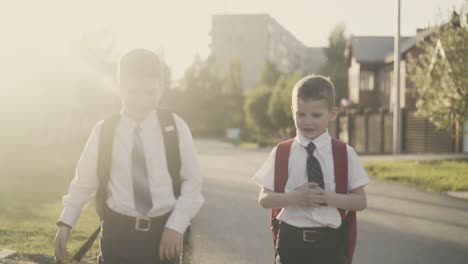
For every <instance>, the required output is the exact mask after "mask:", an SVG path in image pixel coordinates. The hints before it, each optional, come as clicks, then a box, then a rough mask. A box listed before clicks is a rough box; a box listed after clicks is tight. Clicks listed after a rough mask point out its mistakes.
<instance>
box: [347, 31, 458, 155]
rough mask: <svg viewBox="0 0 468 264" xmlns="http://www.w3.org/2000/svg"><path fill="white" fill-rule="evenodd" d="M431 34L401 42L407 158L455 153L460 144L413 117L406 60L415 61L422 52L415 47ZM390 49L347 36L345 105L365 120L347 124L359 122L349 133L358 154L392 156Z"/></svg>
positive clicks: (381, 39)
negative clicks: (359, 111) (363, 112)
mask: <svg viewBox="0 0 468 264" xmlns="http://www.w3.org/2000/svg"><path fill="white" fill-rule="evenodd" d="M432 32H433V31H432V30H431V29H424V30H418V31H417V33H416V35H414V36H405V37H401V44H400V51H401V62H400V63H401V64H400V82H401V83H400V96H401V98H400V104H401V107H402V109H403V110H404V111H403V133H402V136H403V138H402V142H403V151H404V152H406V153H424V152H432V153H439V152H454V151H455V150H456V149H457V147H456V146H459V144H460V143H459V142H457V141H456V140H455V139H454V136H453V135H452V134H450V133H448V132H446V131H441V130H437V129H436V127H435V126H434V125H433V124H432V123H431V122H429V120H427V119H424V118H421V117H418V116H416V115H415V114H414V112H415V110H416V101H417V98H416V95H415V93H414V92H413V84H412V83H411V81H410V79H409V78H408V74H407V73H408V71H407V62H408V60H409V57H410V56H413V57H417V55H418V54H419V53H420V52H422V51H421V49H420V48H419V47H418V46H417V45H416V44H417V43H418V42H419V41H425V40H427V39H428V38H430V37H431V35H432ZM393 48H394V38H393V37H392V36H351V38H350V41H349V45H348V49H347V55H348V89H349V103H350V105H351V106H353V105H354V106H358V108H360V109H366V110H367V111H368V113H367V114H366V117H364V118H361V117H356V118H355V119H353V118H352V117H350V120H359V124H353V125H352V127H353V128H352V130H353V131H352V133H349V134H351V135H354V138H352V137H351V139H350V142H351V143H354V144H355V145H357V148H358V149H360V151H361V152H376V153H378V152H391V145H392V143H391V142H392V127H393V125H392V115H393V114H392V112H393V105H394V98H393V97H394V95H393V94H394V93H393V89H395V85H394V77H393V74H394V72H393V67H394V50H393ZM377 112H380V113H379V114H377ZM379 116H380V117H379ZM374 123H375V124H374ZM368 126H370V127H371V128H369V127H368ZM360 127H364V128H362V129H360ZM347 137H350V136H349V135H347Z"/></svg>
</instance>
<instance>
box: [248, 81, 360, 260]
mask: <svg viewBox="0 0 468 264" xmlns="http://www.w3.org/2000/svg"><path fill="white" fill-rule="evenodd" d="M291 109H292V115H293V119H294V123H295V126H296V129H297V136H296V137H295V138H294V139H292V140H289V141H285V142H282V143H280V144H279V145H278V146H277V147H275V148H274V149H273V151H272V152H271V154H270V156H269V158H268V159H267V161H266V162H265V163H264V164H263V166H262V167H261V168H260V170H259V171H258V172H257V173H256V174H255V176H254V180H255V182H256V183H257V184H259V185H260V186H261V191H260V196H259V202H260V204H261V205H262V206H263V207H264V208H271V209H273V213H272V230H273V232H274V234H273V236H274V240H275V241H274V244H275V255H276V260H275V261H276V263H277V264H301V263H304V264H306V263H321V264H344V263H351V260H352V251H353V250H354V245H353V242H355V233H353V231H355V221H354V220H355V214H354V212H355V211H360V210H363V209H365V208H366V206H367V200H366V199H367V198H366V192H365V186H366V185H367V184H368V183H369V179H368V177H367V174H366V172H365V170H364V168H363V167H362V165H361V163H360V161H359V159H358V156H357V154H356V152H355V151H354V150H353V148H352V147H350V146H348V145H345V144H344V143H341V142H339V141H337V140H334V139H333V140H332V138H331V137H330V135H329V133H328V130H327V127H328V123H329V122H330V121H333V120H335V119H336V116H337V111H338V110H337V108H336V107H335V91H334V87H333V84H332V83H331V82H330V80H329V79H327V78H325V77H323V76H316V75H313V76H307V77H304V78H302V79H301V80H300V81H299V82H297V84H296V85H295V87H294V89H293V92H292V107H291ZM340 149H341V151H340ZM346 163H347V164H346ZM339 175H341V176H339ZM343 175H344V176H343ZM281 208H283V209H281ZM344 211H348V214H347V215H345V212H344ZM342 220H343V221H342ZM353 238H354V240H353ZM349 241H351V242H350V243H348V242H349Z"/></svg>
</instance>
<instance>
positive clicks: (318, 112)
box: [291, 98, 338, 139]
mask: <svg viewBox="0 0 468 264" xmlns="http://www.w3.org/2000/svg"><path fill="white" fill-rule="evenodd" d="M291 108H292V115H293V118H294V123H295V125H296V128H297V129H298V130H299V131H300V132H301V134H302V135H304V136H305V137H307V138H309V139H315V138H317V137H318V136H320V135H321V134H323V133H324V132H325V131H326V130H327V128H328V122H329V121H333V120H335V119H336V115H337V113H338V110H337V109H336V107H334V108H332V109H330V108H329V107H328V104H327V101H326V100H325V99H320V100H314V99H306V100H304V99H301V98H295V100H293V105H292V107H291Z"/></svg>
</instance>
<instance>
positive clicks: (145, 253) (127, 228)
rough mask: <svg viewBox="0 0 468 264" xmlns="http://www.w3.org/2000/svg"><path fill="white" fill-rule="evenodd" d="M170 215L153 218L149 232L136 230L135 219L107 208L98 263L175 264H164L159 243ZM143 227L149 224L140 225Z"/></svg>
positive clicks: (170, 263) (167, 263)
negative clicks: (160, 255) (160, 256)
mask: <svg viewBox="0 0 468 264" xmlns="http://www.w3.org/2000/svg"><path fill="white" fill-rule="evenodd" d="M168 217H169V214H167V215H164V216H160V217H156V218H152V219H151V220H150V222H151V226H150V229H149V230H148V231H138V230H136V229H135V224H136V218H132V217H128V216H124V215H121V214H118V213H116V212H114V211H112V210H110V209H108V208H107V209H106V212H105V214H104V220H103V221H102V226H101V229H102V232H101V241H100V246H101V253H100V254H99V257H98V264H173V263H175V261H171V262H167V261H161V260H160V258H159V242H160V240H161V235H162V231H163V229H164V227H165V225H166V221H167V219H168ZM141 226H142V227H143V228H146V227H147V226H148V223H147V222H144V223H141Z"/></svg>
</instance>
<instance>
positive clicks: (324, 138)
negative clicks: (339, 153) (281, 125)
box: [296, 129, 331, 149]
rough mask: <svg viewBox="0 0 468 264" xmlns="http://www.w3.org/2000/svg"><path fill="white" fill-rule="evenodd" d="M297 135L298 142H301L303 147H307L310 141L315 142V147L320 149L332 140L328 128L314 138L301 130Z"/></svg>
mask: <svg viewBox="0 0 468 264" xmlns="http://www.w3.org/2000/svg"><path fill="white" fill-rule="evenodd" d="M296 135H297V136H296V142H297V143H299V144H300V145H301V146H303V147H307V145H308V144H309V143H310V142H313V143H314V145H315V147H316V148H317V149H319V148H321V147H323V146H325V145H326V144H328V143H330V140H331V137H330V134H329V133H328V129H327V130H326V131H325V132H323V133H322V134H321V135H320V136H318V137H316V138H315V139H313V140H311V139H310V138H307V137H305V136H304V135H302V134H301V132H300V131H299V130H297V131H296Z"/></svg>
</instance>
